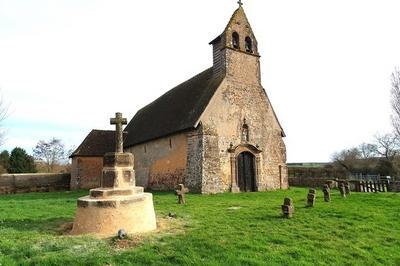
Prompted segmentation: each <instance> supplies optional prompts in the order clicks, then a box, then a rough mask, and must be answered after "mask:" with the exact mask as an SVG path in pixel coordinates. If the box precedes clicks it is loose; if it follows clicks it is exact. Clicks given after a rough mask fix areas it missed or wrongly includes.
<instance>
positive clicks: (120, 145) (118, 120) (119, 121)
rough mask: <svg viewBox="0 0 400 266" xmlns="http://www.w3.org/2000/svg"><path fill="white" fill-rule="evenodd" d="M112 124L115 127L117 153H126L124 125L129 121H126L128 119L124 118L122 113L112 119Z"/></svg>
mask: <svg viewBox="0 0 400 266" xmlns="http://www.w3.org/2000/svg"><path fill="white" fill-rule="evenodd" d="M110 124H111V125H115V152H116V153H121V152H124V142H123V139H122V135H123V131H122V125H126V124H128V121H127V120H126V118H122V114H121V113H116V114H115V118H110Z"/></svg>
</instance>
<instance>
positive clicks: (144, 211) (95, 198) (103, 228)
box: [71, 113, 157, 236]
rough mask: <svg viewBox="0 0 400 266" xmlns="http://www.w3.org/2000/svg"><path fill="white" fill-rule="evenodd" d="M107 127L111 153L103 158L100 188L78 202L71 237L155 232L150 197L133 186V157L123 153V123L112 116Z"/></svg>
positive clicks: (92, 190) (151, 199)
mask: <svg viewBox="0 0 400 266" xmlns="http://www.w3.org/2000/svg"><path fill="white" fill-rule="evenodd" d="M110 123H111V124H112V125H115V126H116V132H115V143H116V145H115V152H110V153H106V154H105V155H104V160H103V174H102V177H101V187H100V188H96V189H91V190H90V195H89V196H86V197H82V198H80V199H78V208H77V212H76V217H75V222H74V226H73V229H72V232H71V233H72V234H96V235H105V236H111V235H117V233H118V231H119V230H121V229H123V230H124V231H125V232H127V233H128V234H132V233H141V232H147V231H151V230H155V229H156V228H157V226H156V216H155V212H154V207H153V195H152V194H151V193H144V192H143V188H142V187H136V186H135V171H134V158H133V154H131V153H127V152H124V151H123V131H122V125H125V124H127V120H126V118H122V114H121V113H116V115H115V118H111V120H110Z"/></svg>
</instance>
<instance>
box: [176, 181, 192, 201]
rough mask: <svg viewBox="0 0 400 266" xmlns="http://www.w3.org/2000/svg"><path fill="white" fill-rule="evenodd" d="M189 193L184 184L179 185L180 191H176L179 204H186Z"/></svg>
mask: <svg viewBox="0 0 400 266" xmlns="http://www.w3.org/2000/svg"><path fill="white" fill-rule="evenodd" d="M188 192H189V189H188V188H185V186H184V185H183V184H179V185H178V189H177V190H175V194H176V195H177V196H178V203H179V204H185V203H186V201H185V194H186V193H188Z"/></svg>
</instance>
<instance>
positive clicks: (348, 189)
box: [344, 181, 351, 196]
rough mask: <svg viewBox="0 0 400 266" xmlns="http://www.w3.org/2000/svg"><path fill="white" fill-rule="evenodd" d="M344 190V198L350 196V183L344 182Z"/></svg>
mask: <svg viewBox="0 0 400 266" xmlns="http://www.w3.org/2000/svg"><path fill="white" fill-rule="evenodd" d="M344 190H345V193H346V196H350V192H351V190H350V182H349V181H345V182H344Z"/></svg>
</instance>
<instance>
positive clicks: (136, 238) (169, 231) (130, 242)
mask: <svg viewBox="0 0 400 266" xmlns="http://www.w3.org/2000/svg"><path fill="white" fill-rule="evenodd" d="M184 227H185V226H184V221H183V220H182V219H179V218H171V217H163V218H157V229H156V230H155V231H152V232H149V233H144V234H135V235H128V236H127V237H126V238H125V239H119V238H118V237H113V238H112V239H111V246H112V247H113V248H114V249H116V250H125V249H131V248H135V247H138V246H141V245H142V244H143V243H145V242H157V241H158V240H159V239H160V238H162V237H164V236H170V235H179V234H183V233H184V232H185V230H184Z"/></svg>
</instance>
